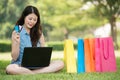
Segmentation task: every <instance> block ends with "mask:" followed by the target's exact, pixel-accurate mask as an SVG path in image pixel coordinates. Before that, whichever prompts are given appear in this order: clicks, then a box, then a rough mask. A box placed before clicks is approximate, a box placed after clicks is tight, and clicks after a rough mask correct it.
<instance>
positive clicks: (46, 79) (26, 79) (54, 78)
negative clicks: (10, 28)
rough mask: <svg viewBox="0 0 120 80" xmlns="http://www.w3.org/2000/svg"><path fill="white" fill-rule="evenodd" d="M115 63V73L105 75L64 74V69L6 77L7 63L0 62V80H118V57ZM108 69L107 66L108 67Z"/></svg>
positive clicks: (95, 73) (119, 77) (119, 64)
mask: <svg viewBox="0 0 120 80" xmlns="http://www.w3.org/2000/svg"><path fill="white" fill-rule="evenodd" d="M116 61H117V72H107V73H98V72H93V73H80V74H77V73H66V69H65V68H64V69H63V70H61V71H59V72H57V73H49V74H36V75H6V73H5V67H6V66H7V65H8V64H9V63H10V62H9V61H5V60H0V80H119V79H120V62H119V61H120V57H118V58H117V59H116ZM108 67H109V66H108Z"/></svg>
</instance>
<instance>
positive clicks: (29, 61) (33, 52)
mask: <svg viewBox="0 0 120 80" xmlns="http://www.w3.org/2000/svg"><path fill="white" fill-rule="evenodd" d="M51 54H52V47H25V48H24V53H23V58H22V66H23V67H26V68H31V69H33V68H40V67H46V66H49V63H50V60H51Z"/></svg>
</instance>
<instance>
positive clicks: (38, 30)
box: [16, 6, 42, 47]
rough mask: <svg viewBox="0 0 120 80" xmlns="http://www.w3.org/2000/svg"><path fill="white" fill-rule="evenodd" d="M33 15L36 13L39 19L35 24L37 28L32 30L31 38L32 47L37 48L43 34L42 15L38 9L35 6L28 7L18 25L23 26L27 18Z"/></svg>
mask: <svg viewBox="0 0 120 80" xmlns="http://www.w3.org/2000/svg"><path fill="white" fill-rule="evenodd" d="M31 13H34V14H35V15H36V16H37V17H38V19H37V23H36V24H35V26H34V27H33V28H31V29H30V38H31V42H32V47H36V46H37V42H38V41H39V39H40V36H41V34H42V26H41V20H40V14H39V11H38V9H37V8H36V7H34V6H27V7H26V8H25V9H24V10H23V12H22V15H21V17H20V18H19V20H18V21H17V23H16V25H23V24H24V19H25V17H26V16H27V15H29V14H31Z"/></svg>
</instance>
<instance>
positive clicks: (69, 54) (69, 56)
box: [64, 40, 77, 73]
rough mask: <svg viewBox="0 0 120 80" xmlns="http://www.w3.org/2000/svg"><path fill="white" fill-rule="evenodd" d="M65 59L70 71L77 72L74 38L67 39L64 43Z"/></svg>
mask: <svg viewBox="0 0 120 80" xmlns="http://www.w3.org/2000/svg"><path fill="white" fill-rule="evenodd" d="M64 61H65V64H66V69H67V72H68V73H76V72H77V66H76V57H75V52H74V46H73V42H72V40H65V43H64Z"/></svg>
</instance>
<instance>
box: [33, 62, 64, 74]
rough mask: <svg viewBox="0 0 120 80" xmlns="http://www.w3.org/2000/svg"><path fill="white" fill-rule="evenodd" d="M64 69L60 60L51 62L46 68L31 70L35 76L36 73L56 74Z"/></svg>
mask: <svg viewBox="0 0 120 80" xmlns="http://www.w3.org/2000/svg"><path fill="white" fill-rule="evenodd" d="M63 67H64V62H63V61H60V60H56V61H52V62H51V63H50V65H49V66H48V67H43V68H40V69H36V70H32V71H33V72H34V73H35V74H37V73H51V72H57V71H59V70H61V69H62V68H63Z"/></svg>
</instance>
